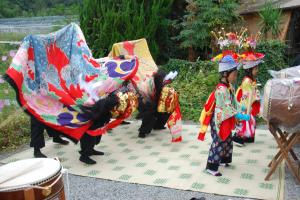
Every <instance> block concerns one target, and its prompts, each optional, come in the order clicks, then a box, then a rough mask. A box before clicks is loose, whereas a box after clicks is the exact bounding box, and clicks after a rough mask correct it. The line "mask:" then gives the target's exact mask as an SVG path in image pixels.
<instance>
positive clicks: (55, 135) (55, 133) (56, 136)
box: [46, 127, 69, 145]
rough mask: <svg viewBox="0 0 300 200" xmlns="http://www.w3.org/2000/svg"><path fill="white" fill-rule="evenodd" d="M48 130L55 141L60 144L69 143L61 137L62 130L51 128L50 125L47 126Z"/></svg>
mask: <svg viewBox="0 0 300 200" xmlns="http://www.w3.org/2000/svg"><path fill="white" fill-rule="evenodd" d="M46 130H47V133H48V135H49V136H50V137H52V138H53V142H54V143H58V144H62V145H67V144H69V141H67V140H63V139H62V138H61V137H60V132H59V131H57V130H54V129H53V128H50V127H46Z"/></svg>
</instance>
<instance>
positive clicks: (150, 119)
mask: <svg viewBox="0 0 300 200" xmlns="http://www.w3.org/2000/svg"><path fill="white" fill-rule="evenodd" d="M155 120H156V118H155V115H154V113H152V112H146V113H143V116H142V125H141V127H140V128H139V137H140V138H145V137H146V135H147V134H149V133H150V132H151V131H152V128H153V126H154V124H155Z"/></svg>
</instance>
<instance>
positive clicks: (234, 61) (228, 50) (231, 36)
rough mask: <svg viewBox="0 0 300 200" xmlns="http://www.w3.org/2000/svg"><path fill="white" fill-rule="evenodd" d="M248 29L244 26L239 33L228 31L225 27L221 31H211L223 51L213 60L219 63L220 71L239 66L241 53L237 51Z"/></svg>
mask: <svg viewBox="0 0 300 200" xmlns="http://www.w3.org/2000/svg"><path fill="white" fill-rule="evenodd" d="M246 31H247V29H245V28H242V29H241V31H240V32H239V33H238V32H228V33H226V32H225V30H224V28H222V29H221V31H219V32H213V31H212V32H211V33H212V35H213V36H214V38H215V39H216V43H217V45H218V47H219V49H220V51H222V53H220V54H219V55H217V56H216V57H214V58H213V59H212V61H214V62H218V63H219V72H224V71H228V70H232V69H235V68H239V66H240V62H239V55H238V54H237V53H236V52H238V50H239V49H240V48H241V44H242V42H243V35H244V34H245V32H246Z"/></svg>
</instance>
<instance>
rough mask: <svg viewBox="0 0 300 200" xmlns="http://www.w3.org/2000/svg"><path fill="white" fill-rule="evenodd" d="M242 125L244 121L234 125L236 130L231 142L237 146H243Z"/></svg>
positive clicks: (243, 129)
mask: <svg viewBox="0 0 300 200" xmlns="http://www.w3.org/2000/svg"><path fill="white" fill-rule="evenodd" d="M244 126H245V123H244V122H239V123H238V124H237V126H236V132H235V134H234V136H233V138H232V140H233V142H234V143H235V144H236V145H237V146H239V147H242V146H244V134H245V133H244V132H245V128H244Z"/></svg>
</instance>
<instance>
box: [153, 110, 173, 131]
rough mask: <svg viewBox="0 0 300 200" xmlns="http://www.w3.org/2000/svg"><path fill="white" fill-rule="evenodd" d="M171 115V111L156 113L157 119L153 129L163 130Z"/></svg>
mask: <svg viewBox="0 0 300 200" xmlns="http://www.w3.org/2000/svg"><path fill="white" fill-rule="evenodd" d="M169 117H170V114H169V113H159V112H157V113H156V121H155V124H154V127H153V129H154V130H161V129H165V128H166V127H165V124H166V123H167V121H168V119H169Z"/></svg>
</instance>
